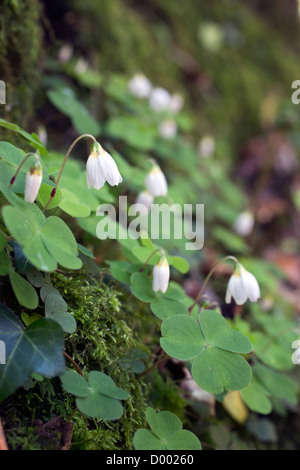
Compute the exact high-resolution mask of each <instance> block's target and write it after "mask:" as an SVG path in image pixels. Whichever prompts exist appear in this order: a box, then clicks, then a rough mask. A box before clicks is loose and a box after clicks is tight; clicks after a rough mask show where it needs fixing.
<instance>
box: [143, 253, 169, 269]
mask: <svg viewBox="0 0 300 470" xmlns="http://www.w3.org/2000/svg"><path fill="white" fill-rule="evenodd" d="M157 251H160V252H161V254H162V256H165V253H164V251H163V250H162V249H161V248H156V250H154V251H153V252H152V253H151V255H150V256H148V258H147V259H146V261H145V263H144V264H143V266H142V267H141V269H140V273H142V272H143V271H144V269H145V266H146V265H147V264H148V262H149V261H150V259H151V258H152V256H153V255H155V253H157Z"/></svg>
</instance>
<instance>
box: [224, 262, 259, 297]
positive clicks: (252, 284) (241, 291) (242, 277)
mask: <svg viewBox="0 0 300 470" xmlns="http://www.w3.org/2000/svg"><path fill="white" fill-rule="evenodd" d="M231 297H233V299H234V300H235V301H236V303H237V304H238V305H242V304H244V303H245V302H246V301H247V299H249V300H251V301H252V302H256V301H257V300H258V299H259V298H260V289H259V285H258V282H257V280H256V278H255V277H254V276H253V274H251V273H250V272H249V271H247V270H246V269H245V268H244V267H243V266H242V265H241V264H240V263H236V265H235V268H234V272H233V274H232V276H231V278H230V279H229V282H228V286H227V291H226V296H225V301H226V303H227V304H229V303H230V302H231Z"/></svg>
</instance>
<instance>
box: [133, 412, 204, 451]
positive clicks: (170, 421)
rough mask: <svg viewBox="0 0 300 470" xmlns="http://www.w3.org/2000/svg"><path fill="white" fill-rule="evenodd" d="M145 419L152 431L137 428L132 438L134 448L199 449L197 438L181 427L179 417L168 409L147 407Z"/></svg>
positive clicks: (199, 444)
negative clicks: (158, 409)
mask: <svg viewBox="0 0 300 470" xmlns="http://www.w3.org/2000/svg"><path fill="white" fill-rule="evenodd" d="M146 419H147V421H148V423H149V426H150V428H151V429H152V432H151V431H149V430H148V429H139V430H138V431H137V432H136V433H135V435H134V439H133V445H134V447H135V449H136V450H201V443H200V441H199V439H198V438H197V437H196V436H195V434H193V433H192V432H190V431H187V430H184V429H182V423H181V421H180V419H179V418H178V417H177V416H176V415H175V414H174V413H171V412H170V411H161V412H159V413H156V412H155V410H153V409H152V408H150V407H148V408H147V410H146Z"/></svg>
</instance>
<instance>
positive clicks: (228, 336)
mask: <svg viewBox="0 0 300 470" xmlns="http://www.w3.org/2000/svg"><path fill="white" fill-rule="evenodd" d="M161 332H162V338H161V340H160V343H161V346H162V348H163V349H164V350H165V352H166V353H167V354H169V355H170V356H172V357H174V358H176V359H181V360H191V361H192V376H193V378H194V380H195V381H196V382H197V383H198V385H199V386H200V387H201V388H203V389H204V390H207V391H208V392H210V393H215V394H217V393H222V392H223V391H224V390H240V389H242V388H244V387H246V386H247V385H248V384H249V382H250V380H251V368H250V366H249V364H248V363H247V361H246V360H245V359H244V358H243V357H242V356H240V354H237V353H241V354H247V353H249V352H250V351H251V349H252V345H251V343H250V341H249V340H248V338H247V337H245V336H244V335H242V334H241V333H240V332H238V331H235V330H231V329H230V328H229V326H228V324H227V322H226V320H225V319H224V318H223V317H222V316H221V315H220V314H219V313H217V312H216V311H210V310H204V311H202V312H201V314H200V316H199V323H198V322H197V321H196V320H195V319H194V318H192V317H189V316H187V315H173V316H171V317H169V318H167V319H166V320H164V321H163V323H162V327H161Z"/></svg>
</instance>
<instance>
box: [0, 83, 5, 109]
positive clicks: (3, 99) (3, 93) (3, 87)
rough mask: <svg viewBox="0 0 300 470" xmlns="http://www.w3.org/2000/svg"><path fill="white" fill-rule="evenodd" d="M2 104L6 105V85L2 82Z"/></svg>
mask: <svg viewBox="0 0 300 470" xmlns="http://www.w3.org/2000/svg"><path fill="white" fill-rule="evenodd" d="M0 104H6V85H5V83H4V81H3V80H0Z"/></svg>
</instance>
